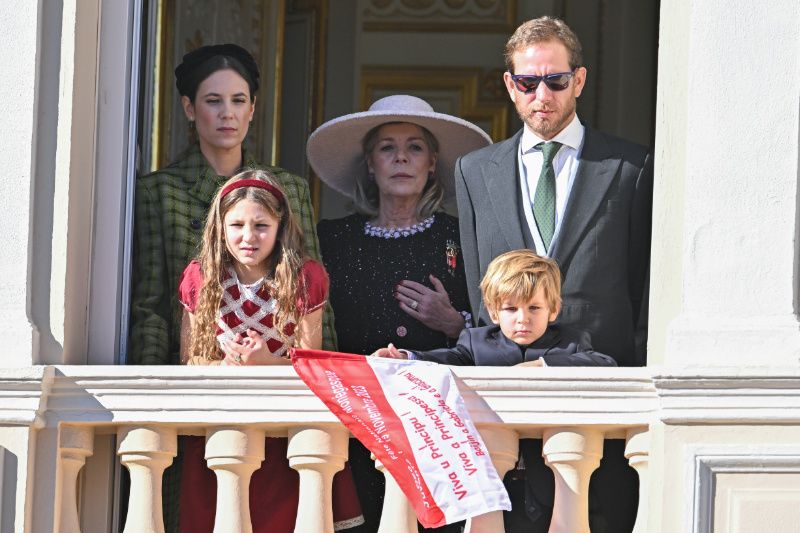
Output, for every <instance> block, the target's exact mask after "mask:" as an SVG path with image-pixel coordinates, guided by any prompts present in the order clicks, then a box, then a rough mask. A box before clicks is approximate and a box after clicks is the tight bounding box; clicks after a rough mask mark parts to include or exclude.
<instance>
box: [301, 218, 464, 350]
mask: <svg viewBox="0 0 800 533" xmlns="http://www.w3.org/2000/svg"><path fill="white" fill-rule="evenodd" d="M428 224H429V225H428ZM370 228H371V227H370V226H369V225H368V218H367V217H366V216H364V215H350V216H348V217H345V218H341V219H338V220H323V221H321V222H320V223H319V224H318V225H317V234H318V235H319V239H320V247H321V249H322V261H323V263H325V268H326V269H327V270H328V275H329V276H330V280H331V289H330V301H331V305H332V306H333V315H334V317H335V321H336V335H337V337H338V339H339V351H341V352H347V353H357V354H371V353H372V352H374V351H375V350H376V349H378V348H381V347H385V346H386V345H387V344H389V343H390V342H391V343H393V344H394V345H395V346H397V347H398V348H406V349H409V350H430V349H433V348H443V347H445V346H447V345H448V342H452V341H453V339H448V338H447V336H446V335H445V334H444V333H441V332H439V331H433V330H432V329H429V328H428V327H427V326H425V325H424V324H422V323H421V322H419V321H418V320H416V319H414V318H412V317H410V316H409V315H407V314H406V313H405V312H403V310H402V309H400V306H399V305H398V302H397V300H395V298H394V296H393V295H394V292H395V286H396V285H397V284H398V283H399V282H401V281H403V280H411V281H416V282H417V283H421V284H423V285H425V286H427V287H430V288H433V287H432V285H431V282H430V280H429V279H428V275H429V274H433V275H434V276H436V277H437V278H439V280H440V281H441V282H442V284H443V285H444V287H445V289H446V290H447V293H448V294H449V295H450V301H451V303H452V305H453V307H454V308H455V309H456V310H457V311H467V310H469V300H468V297H467V282H466V279H465V277H464V265H463V262H462V259H461V249H460V247H459V246H458V219H456V218H455V217H451V216H450V215H447V214H444V213H436V214H435V215H433V217H431V219H426V220H425V221H422V222H420V223H419V224H417V225H416V226H415V227H414V228H412V229H410V230H407V231H402V230H401V231H397V232H394V233H393V234H391V235H385V234H382V232H380V231H379V230H377V229H376V228H372V233H381V234H380V235H370V234H369V233H368V232H369V230H370ZM448 254H450V256H452V259H448ZM453 260H454V261H453ZM448 261H451V262H450V263H448Z"/></svg>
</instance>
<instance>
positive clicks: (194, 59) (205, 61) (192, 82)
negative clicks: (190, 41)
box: [175, 44, 259, 102]
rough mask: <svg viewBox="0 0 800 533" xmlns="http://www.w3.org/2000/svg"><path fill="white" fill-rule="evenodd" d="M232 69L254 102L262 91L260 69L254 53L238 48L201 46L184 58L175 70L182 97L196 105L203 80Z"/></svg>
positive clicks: (233, 45)
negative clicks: (196, 97)
mask: <svg viewBox="0 0 800 533" xmlns="http://www.w3.org/2000/svg"><path fill="white" fill-rule="evenodd" d="M226 69H230V70H233V71H234V72H236V73H237V74H239V75H240V76H241V77H242V78H244V80H245V81H246V82H247V85H248V87H249V88H250V99H251V100H252V99H253V97H254V96H255V93H256V91H258V80H259V73H258V65H257V64H256V62H255V59H253V56H252V55H250V52H248V51H247V50H245V49H244V48H242V47H241V46H238V45H235V44H215V45H211V46H201V47H200V48H198V49H196V50H192V51H191V52H189V53H188V54H186V55H184V56H183V61H182V62H181V64H180V65H178V67H177V68H176V69H175V86H176V87H177V88H178V93H180V95H181V96H186V97H188V98H189V100H191V101H192V102H194V99H195V96H197V89H198V87H200V84H201V83H203V80H205V79H206V78H208V77H209V76H211V75H212V74H213V73H215V72H217V71H218V70H226Z"/></svg>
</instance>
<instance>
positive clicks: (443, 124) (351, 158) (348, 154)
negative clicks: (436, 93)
mask: <svg viewBox="0 0 800 533" xmlns="http://www.w3.org/2000/svg"><path fill="white" fill-rule="evenodd" d="M387 122H410V123H412V124H417V125H418V126H422V127H423V128H427V130H428V131H430V132H431V133H432V134H433V136H434V137H436V140H437V141H439V155H438V159H437V161H436V175H437V176H438V178H439V181H440V183H441V184H442V188H443V189H444V195H445V197H448V196H452V195H453V194H454V193H455V180H454V170H455V164H456V159H458V158H459V157H460V156H462V155H464V154H467V153H469V152H472V151H473V150H477V149H478V148H483V147H484V146H487V145H489V144H492V139H491V138H490V137H489V136H488V135H487V134H486V133H485V132H484V131H483V130H482V129H480V128H479V127H478V126H476V125H475V124H473V123H471V122H468V121H466V120H462V119H460V118H458V117H454V116H451V115H447V114H444V113H437V112H435V111H434V110H433V108H432V107H431V106H430V104H428V102H426V101H425V100H422V99H421V98H417V97H416V96H409V95H405V94H398V95H394V96H387V97H386V98H381V99H380V100H378V101H376V102H375V103H374V104H372V105H371V106H370V108H369V110H368V111H363V112H361V113H352V114H350V115H344V116H343V117H338V118H334V119H332V120H329V121H328V122H326V123H325V124H323V125H321V126H320V127H319V128H317V129H316V130H315V131H314V133H312V134H311V136H310V137H309V138H308V144H307V146H306V151H307V154H308V161H309V163H311V168H313V169H314V172H316V173H317V175H318V176H319V177H320V178H321V179H322V181H324V182H325V183H327V184H328V185H329V186H330V187H331V188H333V189H335V190H337V191H339V192H340V193H342V194H345V195H347V196H349V197H350V198H352V197H353V194H354V191H355V180H356V177H357V176H358V175H365V174H366V172H367V166H366V164H365V163H364V152H363V148H362V146H361V143H362V141H363V140H364V136H365V135H366V134H367V133H368V132H369V131H370V130H371V129H372V128H374V127H375V126H380V125H381V124H385V123H387Z"/></svg>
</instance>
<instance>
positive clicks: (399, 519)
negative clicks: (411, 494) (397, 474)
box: [372, 455, 417, 533]
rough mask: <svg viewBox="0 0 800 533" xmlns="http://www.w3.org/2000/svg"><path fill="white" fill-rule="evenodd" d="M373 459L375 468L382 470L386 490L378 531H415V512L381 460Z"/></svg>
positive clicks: (388, 532)
mask: <svg viewBox="0 0 800 533" xmlns="http://www.w3.org/2000/svg"><path fill="white" fill-rule="evenodd" d="M372 458H373V459H374V460H375V468H377V469H378V470H379V471H381V472H383V477H384V478H385V479H386V492H384V496H383V510H382V511H381V524H380V526H378V533H416V531H417V513H416V512H415V511H414V508H413V507H412V506H411V502H410V501H408V498H406V495H405V494H404V493H403V491H402V490H401V489H400V485H398V484H397V481H395V479H394V477H393V476H392V474H390V473H389V471H388V470H387V469H386V467H385V466H384V465H383V463H382V462H380V461H379V460H377V459H375V456H374V455H373V456H372Z"/></svg>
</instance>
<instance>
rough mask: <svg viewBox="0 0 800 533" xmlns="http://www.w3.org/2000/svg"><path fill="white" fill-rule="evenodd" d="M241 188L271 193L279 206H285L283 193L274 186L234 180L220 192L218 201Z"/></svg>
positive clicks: (258, 182)
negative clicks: (254, 188) (251, 188)
mask: <svg viewBox="0 0 800 533" xmlns="http://www.w3.org/2000/svg"><path fill="white" fill-rule="evenodd" d="M242 187H258V188H259V189H264V190H265V191H269V192H271V193H272V196H274V197H275V198H277V199H278V202H279V203H281V204H285V203H286V200H285V198H284V197H283V192H281V190H280V189H279V188H277V187H276V186H274V185H272V184H271V183H267V182H266V181H262V180H236V181H234V182H233V183H229V184H227V185H226V186H225V188H224V189H222V192H221V193H220V195H219V199H220V200H222V199H223V198H225V197H226V196H227V195H228V193H230V192H231V191H234V190H236V189H241V188H242Z"/></svg>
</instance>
